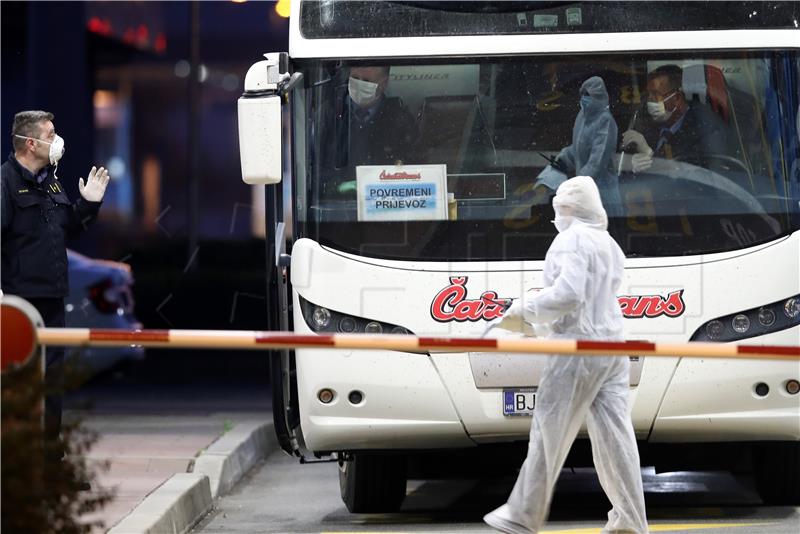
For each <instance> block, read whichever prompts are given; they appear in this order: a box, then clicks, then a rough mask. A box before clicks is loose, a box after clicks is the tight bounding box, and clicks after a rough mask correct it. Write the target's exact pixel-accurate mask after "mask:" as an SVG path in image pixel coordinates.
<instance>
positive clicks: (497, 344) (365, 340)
mask: <svg viewBox="0 0 800 534" xmlns="http://www.w3.org/2000/svg"><path fill="white" fill-rule="evenodd" d="M37 337H38V342H39V343H40V344H42V345H62V346H73V347H77V346H89V345H93V346H105V347H121V346H126V345H142V346H145V347H161V348H184V349H192V348H193V349H253V350H264V349H284V348H330V349H334V348H335V349H372V350H395V351H402V352H426V353H427V352H437V353H464V352H506V353H520V354H531V353H534V354H578V355H628V356H658V357H671V358H674V357H684V358H734V359H770V360H800V346H796V345H786V346H776V345H772V346H769V345H735V344H729V343H699V342H695V343H650V342H646V341H622V342H614V341H581V340H570V339H536V338H500V339H487V338H470V337H430V336H428V337H425V336H421V337H417V336H410V335H393V334H380V335H375V334H321V335H305V334H294V333H291V332H258V331H243V330H137V331H129V330H96V329H86V328H39V329H37Z"/></svg>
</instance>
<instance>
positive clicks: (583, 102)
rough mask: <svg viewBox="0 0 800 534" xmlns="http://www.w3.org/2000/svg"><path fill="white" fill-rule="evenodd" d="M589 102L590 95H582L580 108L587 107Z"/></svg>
mask: <svg viewBox="0 0 800 534" xmlns="http://www.w3.org/2000/svg"><path fill="white" fill-rule="evenodd" d="M591 103H592V97H591V96H582V97H581V109H586V108H587V107H589V104H591Z"/></svg>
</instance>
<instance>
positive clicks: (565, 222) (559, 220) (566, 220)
mask: <svg viewBox="0 0 800 534" xmlns="http://www.w3.org/2000/svg"><path fill="white" fill-rule="evenodd" d="M574 220H575V218H574V217H573V216H572V215H560V214H558V213H556V218H555V220H553V221H550V222H552V223H553V224H554V225H555V226H556V230H558V233H561V232H563V231H564V230H566V229H567V228H569V227H570V226H572V222H573V221H574Z"/></svg>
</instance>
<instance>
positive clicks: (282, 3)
mask: <svg viewBox="0 0 800 534" xmlns="http://www.w3.org/2000/svg"><path fill="white" fill-rule="evenodd" d="M290 12H291V1H290V0H278V1H277V2H276V3H275V13H277V14H278V16H279V17H283V18H285V19H286V18H289V13H290Z"/></svg>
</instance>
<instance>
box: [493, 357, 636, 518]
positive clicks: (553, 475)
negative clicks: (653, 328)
mask: <svg viewBox="0 0 800 534" xmlns="http://www.w3.org/2000/svg"><path fill="white" fill-rule="evenodd" d="M629 366H630V362H629V360H628V358H627V357H619V356H582V357H576V356H570V357H567V356H550V358H549V359H548V361H547V364H546V365H545V369H544V372H543V374H542V380H541V382H540V384H539V390H538V392H537V395H536V407H535V409H534V412H533V421H532V423H531V433H530V442H529V444H528V456H527V457H526V459H525V462H524V463H523V464H522V468H521V469H520V473H519V477H518V478H517V482H516V484H515V485H514V489H513V490H512V491H511V496H510V497H509V498H508V502H507V503H506V504H504V505H503V506H501V507H500V508H498V509H496V510H494V511H493V512H491V513H489V514H487V515H486V517H485V518H484V520H485V521H486V523H488V524H489V525H490V526H492V527H494V528H495V529H497V530H500V531H502V532H508V533H511V534H530V533H535V532H538V531H539V529H540V528H541V527H542V525H543V524H544V522H545V520H546V519H547V514H548V511H549V509H550V501H551V499H552V497H553V489H554V488H555V485H556V480H557V479H558V475H559V473H560V472H561V469H562V467H563V466H564V461H565V460H566V457H567V453H568V452H569V450H570V447H571V446H572V442H573V441H575V437H576V436H577V435H578V431H579V430H580V427H581V425H582V424H583V422H584V421H586V422H587V427H588V430H589V438H590V440H591V443H592V458H593V460H594V466H595V469H596V470H597V475H598V477H599V478H600V484H601V485H602V486H603V490H604V491H605V493H606V495H607V496H608V499H609V500H610V501H611V504H612V509H611V511H610V512H609V513H608V522H607V523H606V526H605V529H604V530H603V532H608V533H612V532H613V533H622V532H625V533H637V534H644V533H646V532H647V518H646V515H645V506H644V491H643V490H642V474H641V470H640V468H639V451H638V449H637V446H636V438H635V436H634V433H633V423H632V422H631V418H630V407H629V402H628V390H629Z"/></svg>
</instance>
